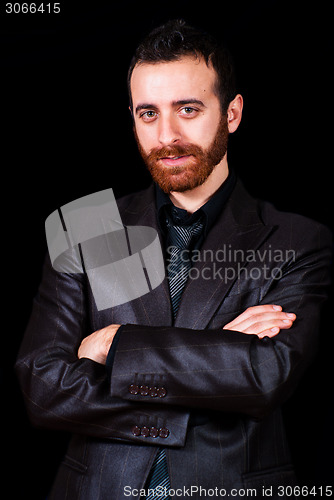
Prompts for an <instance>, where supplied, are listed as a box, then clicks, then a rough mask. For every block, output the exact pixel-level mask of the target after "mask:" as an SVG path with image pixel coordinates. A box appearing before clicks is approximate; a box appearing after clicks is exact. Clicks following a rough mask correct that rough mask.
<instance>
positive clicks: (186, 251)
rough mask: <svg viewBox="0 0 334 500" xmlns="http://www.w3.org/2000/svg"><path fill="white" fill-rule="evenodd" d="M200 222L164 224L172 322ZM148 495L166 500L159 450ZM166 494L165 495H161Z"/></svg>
mask: <svg viewBox="0 0 334 500" xmlns="http://www.w3.org/2000/svg"><path fill="white" fill-rule="evenodd" d="M203 226H204V225H203V222H202V220H201V219H199V220H198V221H197V222H195V223H193V224H192V225H190V226H177V225H172V224H171V223H170V222H169V221H167V230H168V241H169V244H170V246H169V251H170V258H169V263H168V266H167V274H168V282H169V291H170V297H171V302H172V311H173V316H174V319H175V317H176V313H177V310H178V307H179V303H180V299H181V295H182V292H183V289H184V286H185V284H186V282H187V279H188V276H189V271H190V269H191V258H190V249H191V246H192V245H193V244H194V243H195V241H196V239H197V238H198V237H199V236H200V234H201V232H202V230H203ZM147 485H148V489H149V490H151V491H149V494H148V495H147V497H146V500H156V499H158V498H159V500H169V499H170V496H169V495H168V494H167V493H168V491H169V490H170V480H169V474H168V467H167V459H166V452H165V449H164V448H160V449H159V451H158V454H157V456H156V458H155V460H154V462H153V465H152V468H151V471H150V475H149V477H148V480H147ZM164 493H166V494H164Z"/></svg>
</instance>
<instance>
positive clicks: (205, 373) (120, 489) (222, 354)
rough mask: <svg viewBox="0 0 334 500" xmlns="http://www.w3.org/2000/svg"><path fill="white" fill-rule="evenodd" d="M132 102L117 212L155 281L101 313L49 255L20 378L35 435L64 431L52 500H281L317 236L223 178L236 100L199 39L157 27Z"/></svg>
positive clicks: (318, 276)
mask: <svg viewBox="0 0 334 500" xmlns="http://www.w3.org/2000/svg"><path fill="white" fill-rule="evenodd" d="M129 92H130V110H131V113H132V115H133V121H134V132H135V136H136V139H137V142H138V147H139V150H140V152H141V155H142V156H143V159H144V161H145V163H146V165H147V167H148V169H149V171H150V173H151V175H152V178H153V181H154V184H153V185H152V186H150V187H149V188H148V189H147V190H145V191H143V192H140V193H137V194H133V195H129V196H127V197H125V198H123V199H121V200H119V201H118V208H119V211H120V214H121V216H122V221H123V223H124V224H125V225H133V226H135V225H138V226H151V227H153V228H155V229H157V230H158V232H159V235H160V238H161V244H162V248H163V250H164V252H165V260H166V279H165V280H164V282H163V283H162V284H161V285H160V286H158V287H157V288H156V289H154V290H152V291H151V292H150V293H148V294H146V295H144V296H142V297H139V298H138V299H135V300H132V301H131V302H128V303H126V304H123V305H119V306H115V307H111V308H109V309H105V310H102V311H98V310H97V308H96V305H95V302H94V297H93V295H92V291H91V289H90V287H89V285H88V283H87V278H86V275H85V273H81V274H70V273H60V272H57V271H55V270H54V269H53V268H52V266H51V265H50V262H49V260H48V259H47V261H46V264H45V270H44V276H43V280H42V283H41V287H40V290H39V294H38V297H37V298H36V300H35V304H34V310H33V313H32V317H31V320H30V323H29V326H28V329H27V332H26V336H25V339H24V342H23V345H22V348H21V352H20V355H19V359H18V362H17V371H18V375H19V378H20V381H21V385H22V389H23V392H24V394H25V397H26V401H27V407H28V410H29V413H30V416H31V419H32V421H33V423H35V424H36V425H40V426H46V427H51V428H55V429H64V430H66V431H70V432H72V433H73V438H72V439H71V442H70V444H69V449H68V452H67V454H66V456H65V458H64V461H63V463H62V464H61V466H60V468H59V471H58V474H57V477H56V480H55V484H54V486H53V489H52V491H51V493H50V497H49V498H50V499H59V500H60V499H61V500H64V499H71V500H72V499H82V500H84V499H94V500H97V499H101V500H102V499H110V498H112V499H119V498H139V497H144V496H145V497H146V498H149V499H153V498H170V497H172V496H175V495H177V496H179V497H182V498H185V497H188V496H190V495H191V497H192V498H203V497H204V498H205V497H212V496H216V497H222V496H224V495H225V496H227V495H230V496H231V495H233V496H235V497H236V498H240V497H243V496H245V495H246V494H247V492H249V494H253V495H254V494H255V493H256V494H257V496H262V495H265V490H266V489H267V490H266V491H267V496H268V495H269V494H270V495H269V496H272V497H273V498H275V497H277V498H282V497H283V498H284V496H285V494H287V495H289V492H288V493H287V492H286V490H285V488H286V487H287V486H292V487H293V486H294V485H295V484H296V479H295V477H294V472H293V467H292V465H291V459H290V455H289V451H288V446H287V442H286V437H285V433H284V427H283V423H282V418H281V413H280V406H281V404H282V403H283V402H284V401H285V400H286V399H287V398H288V397H289V396H290V395H291V393H292V392H293V390H294V388H295V387H296V385H297V384H298V382H299V380H300V378H301V376H302V374H303V372H304V370H305V368H306V367H307V366H308V365H309V363H310V362H311V360H312V357H313V354H314V350H315V346H316V342H317V332H318V324H319V315H320V306H321V304H322V303H323V301H324V300H325V298H326V288H327V286H328V276H329V270H328V269H329V262H330V235H329V233H328V231H327V229H325V228H324V227H322V226H321V225H319V224H317V223H315V222H312V221H309V220H308V219H305V218H303V217H300V216H297V215H293V214H288V213H281V212H278V211H277V210H276V209H275V208H273V207H272V206H271V205H270V204H268V203H265V202H260V201H258V200H255V199H253V198H252V197H250V196H249V195H248V193H247V192H246V191H245V189H244V188H243V186H242V184H241V183H240V181H239V180H238V179H236V175H235V173H234V171H233V170H232V169H229V167H228V162H227V142H228V135H229V134H230V133H233V132H234V131H235V130H236V129H237V128H238V126H239V124H240V121H241V116H242V107H243V99H242V97H241V95H240V94H237V93H236V90H235V84H234V73H233V68H232V65H231V62H230V59H229V56H228V54H227V52H226V51H225V50H224V49H222V48H220V47H219V46H218V45H217V44H216V43H215V42H214V41H213V40H212V39H211V38H210V37H209V36H207V35H205V34H203V33H202V32H200V31H197V30H196V29H194V28H191V27H189V26H187V25H185V24H184V23H183V22H181V21H171V22H169V23H167V24H166V25H165V26H162V27H159V28H157V29H156V30H154V31H153V32H152V33H151V34H150V35H149V36H148V37H147V38H146V39H145V40H144V41H143V42H142V44H141V45H140V46H139V48H138V49H137V51H136V54H135V57H134V59H133V61H132V63H131V67H130V70H129ZM268 488H269V489H270V488H271V490H270V491H269V490H268ZM251 492H253V493H251ZM254 492H255V493H254Z"/></svg>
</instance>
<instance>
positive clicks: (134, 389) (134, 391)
mask: <svg viewBox="0 0 334 500" xmlns="http://www.w3.org/2000/svg"><path fill="white" fill-rule="evenodd" d="M138 392H139V387H138V385H136V384H131V385H129V393H130V394H134V395H136V394H138Z"/></svg>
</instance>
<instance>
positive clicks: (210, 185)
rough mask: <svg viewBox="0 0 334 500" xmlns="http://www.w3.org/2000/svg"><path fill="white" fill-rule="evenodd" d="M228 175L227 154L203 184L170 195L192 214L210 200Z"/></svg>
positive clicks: (172, 199) (179, 206) (177, 204)
mask: <svg viewBox="0 0 334 500" xmlns="http://www.w3.org/2000/svg"><path fill="white" fill-rule="evenodd" d="M227 176H228V164H227V156H226V154H225V156H224V158H223V159H222V160H221V162H220V163H218V165H216V166H215V168H214V169H213V171H212V172H211V174H210V175H209V177H208V178H207V180H206V181H205V182H204V183H203V184H202V185H201V186H198V187H197V188H195V189H191V190H189V191H184V192H183V193H179V192H177V191H171V192H170V193H169V197H170V199H171V201H172V203H173V204H174V205H175V206H176V207H178V208H183V209H184V210H187V212H189V213H190V214H192V213H194V212H196V210H198V209H199V208H201V207H202V206H203V205H205V203H206V202H207V201H209V199H210V198H211V197H212V196H213V195H214V194H215V192H216V191H217V190H218V189H219V188H220V186H221V185H222V184H223V182H225V180H226V179H227Z"/></svg>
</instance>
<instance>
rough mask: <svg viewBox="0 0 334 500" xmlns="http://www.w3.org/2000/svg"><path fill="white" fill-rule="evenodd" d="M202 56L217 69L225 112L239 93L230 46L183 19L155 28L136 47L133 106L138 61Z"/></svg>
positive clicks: (216, 89)
mask: <svg viewBox="0 0 334 500" xmlns="http://www.w3.org/2000/svg"><path fill="white" fill-rule="evenodd" d="M187 55H194V56H195V57H203V58H204V60H205V62H206V64H207V65H208V66H209V64H211V65H212V67H213V68H214V69H215V71H216V73H217V80H216V84H215V88H214V91H215V93H216V95H217V96H218V97H219V99H220V102H221V108H222V111H223V113H226V111H227V108H228V105H229V103H230V102H231V101H232V99H233V98H234V97H235V95H236V83H235V71H234V66H233V62H232V58H231V55H230V53H229V52H228V50H227V49H226V48H225V47H223V46H222V45H220V44H219V43H218V42H217V41H216V40H215V39H214V38H213V37H212V36H211V35H209V34H207V33H206V32H204V31H202V30H199V29H197V28H194V27H192V26H189V25H187V24H186V23H185V21H183V20H182V19H175V20H171V21H168V22H167V23H166V24H164V25H162V26H159V27H158V28H155V29H154V30H153V31H151V33H149V34H148V35H147V37H146V38H145V39H144V40H143V41H142V42H141V44H140V45H139V46H138V47H137V49H136V52H135V54H134V56H133V58H132V60H131V63H130V67H129V71H128V92H129V99H130V107H131V109H132V97H131V88H130V81H131V75H132V72H133V69H134V67H135V66H136V64H141V63H149V64H150V63H151V64H155V63H159V62H169V61H176V60H178V59H180V58H181V57H183V56H187Z"/></svg>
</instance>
